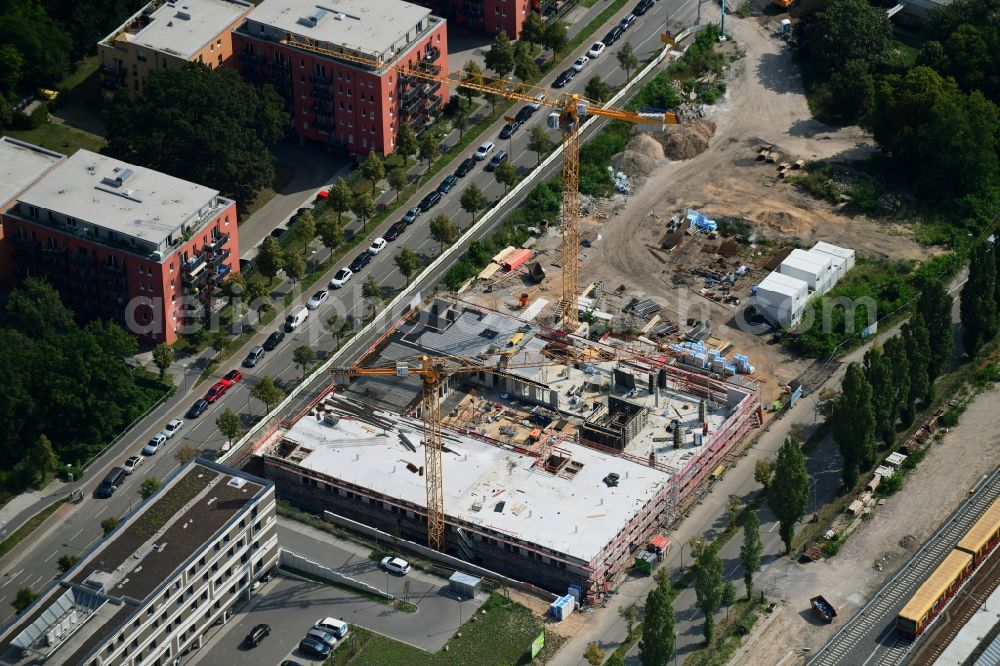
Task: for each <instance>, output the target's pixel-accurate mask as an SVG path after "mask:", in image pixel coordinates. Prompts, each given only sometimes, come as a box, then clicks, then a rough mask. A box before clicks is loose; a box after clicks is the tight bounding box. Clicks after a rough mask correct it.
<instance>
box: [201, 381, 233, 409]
mask: <svg viewBox="0 0 1000 666" xmlns="http://www.w3.org/2000/svg"><path fill="white" fill-rule="evenodd" d="M230 386H232V384H227V383H226V382H225V381H221V382H216V383H215V385H214V386H212V388H210V389H208V393H206V394H205V402H207V403H209V404H211V403H213V402H215V401H216V400H218V399H219V398H221V397H222V396H224V395H225V394H226V391H228V390H229V387H230Z"/></svg>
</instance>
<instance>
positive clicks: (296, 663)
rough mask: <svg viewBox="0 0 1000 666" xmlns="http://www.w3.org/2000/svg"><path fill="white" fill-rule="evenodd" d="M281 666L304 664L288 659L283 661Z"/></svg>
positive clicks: (300, 665) (299, 665)
mask: <svg viewBox="0 0 1000 666" xmlns="http://www.w3.org/2000/svg"><path fill="white" fill-rule="evenodd" d="M281 666H302V664H300V663H299V662H297V661H292V660H291V659H286V660H284V661H283V662H281Z"/></svg>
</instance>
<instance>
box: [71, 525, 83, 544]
mask: <svg viewBox="0 0 1000 666" xmlns="http://www.w3.org/2000/svg"><path fill="white" fill-rule="evenodd" d="M82 532H83V528H82V527H81V528H80V529H78V530H77V531H76V534H74V535H73V536H71V537H70V538H69V540H70V541H72V540H73V539H75V538H77V537H78V536H80V534H81V533H82Z"/></svg>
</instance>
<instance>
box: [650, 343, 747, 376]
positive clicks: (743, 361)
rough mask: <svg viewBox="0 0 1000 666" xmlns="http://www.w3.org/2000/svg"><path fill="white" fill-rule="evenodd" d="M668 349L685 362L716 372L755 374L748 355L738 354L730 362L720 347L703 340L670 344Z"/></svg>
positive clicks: (731, 374)
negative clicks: (714, 347)
mask: <svg viewBox="0 0 1000 666" xmlns="http://www.w3.org/2000/svg"><path fill="white" fill-rule="evenodd" d="M668 349H670V351H672V352H674V353H675V354H677V355H678V356H679V357H680V359H681V361H682V362H683V363H685V364H687V365H691V366H694V367H696V368H701V369H703V370H709V371H711V372H714V373H716V374H720V375H721V374H725V375H729V376H733V375H735V374H741V375H750V374H753V366H752V365H750V359H749V358H748V357H747V356H746V355H744V354H736V355H734V356H733V360H732V362H730V361H729V359H728V358H726V357H725V356H723V355H722V354H721V353H719V350H718V349H710V348H708V347H706V346H705V343H704V342H703V341H701V340H699V341H698V342H682V343H680V344H677V345H669V346H668Z"/></svg>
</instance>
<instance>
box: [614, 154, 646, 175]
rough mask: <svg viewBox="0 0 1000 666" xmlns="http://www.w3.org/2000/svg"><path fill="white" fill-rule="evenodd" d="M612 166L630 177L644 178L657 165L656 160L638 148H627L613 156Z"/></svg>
mask: <svg viewBox="0 0 1000 666" xmlns="http://www.w3.org/2000/svg"><path fill="white" fill-rule="evenodd" d="M611 166H612V167H614V169H615V171H621V172H622V173H624V174H625V175H626V176H628V177H629V178H632V179H635V178H643V177H645V176H648V175H649V174H650V172H651V171H652V170H653V169H654V168H655V167H656V160H654V159H653V158H652V157H650V156H649V155H646V154H645V153H640V152H639V151H637V150H625V151H622V152H620V153H618V154H617V155H612V156H611Z"/></svg>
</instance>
